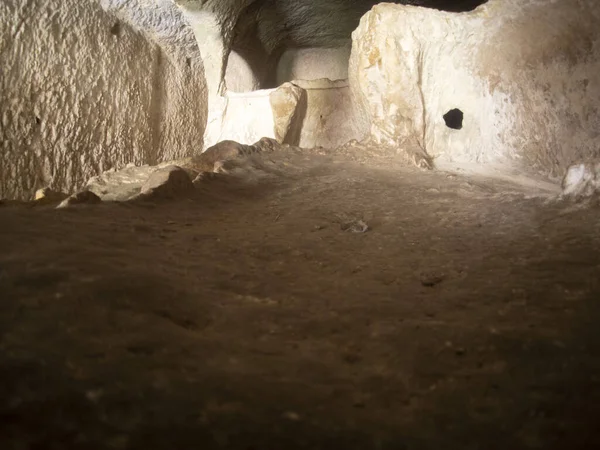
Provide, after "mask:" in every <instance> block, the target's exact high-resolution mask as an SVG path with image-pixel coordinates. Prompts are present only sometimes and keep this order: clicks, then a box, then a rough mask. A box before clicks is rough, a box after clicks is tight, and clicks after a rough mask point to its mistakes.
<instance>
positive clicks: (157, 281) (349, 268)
mask: <svg viewBox="0 0 600 450" xmlns="http://www.w3.org/2000/svg"><path fill="white" fill-rule="evenodd" d="M250 162H251V163H252V164H249V165H245V166H243V167H241V168H239V169H237V170H234V171H233V172H232V173H231V174H230V175H217V176H215V177H212V178H210V179H207V180H206V182H205V183H204V184H203V185H202V186H201V187H200V188H199V189H198V191H197V192H195V193H194V194H193V195H191V196H189V198H182V199H178V200H175V201H165V202H158V203H149V202H139V203H122V204H118V203H112V204H101V205H90V206H82V207H76V208H72V209H65V210H55V209H53V208H51V207H49V206H36V207H32V206H31V205H20V206H19V205H16V206H11V205H8V206H6V205H5V206H3V207H0V298H1V301H0V333H1V341H0V448H2V449H3V450H9V449H10V450H12V449H105V448H114V449H144V450H149V449H177V450H180V449H217V448H224V449H236V450H237V449H242V450H251V449H253V450H295V449H328V450H329V449H344V450H354V449H356V450H370V449H377V450H381V449H389V450H398V449H407V450H408V449H410V450H418V449H456V450H459V449H460V450H467V449H482V450H488V449H502V450H514V449H544V450H550V449H592V448H600V430H599V427H598V424H600V208H599V207H598V206H591V207H579V206H578V205H576V204H572V203H566V202H556V201H550V200H548V199H547V198H545V197H537V196H532V195H531V194H532V192H531V189H529V188H524V187H520V186H517V185H513V184H510V183H508V182H506V181H498V180H496V181H494V180H485V179H483V178H481V179H479V178H465V177H463V176H460V175H458V176H457V175H451V174H448V173H439V172H422V171H418V170H416V169H408V168H401V167H398V166H397V165H395V164H394V163H393V161H379V162H378V163H376V162H373V163H372V164H359V163H357V162H353V161H348V160H347V159H339V157H327V156H315V155H311V156H302V155H299V154H296V153H294V152H289V153H283V154H277V155H272V157H268V158H266V159H264V161H263V162H261V161H260V160H251V161H250ZM365 225H368V227H369V229H368V230H367V231H366V232H364V233H363V232H360V231H364V226H365Z"/></svg>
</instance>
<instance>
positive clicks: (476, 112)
mask: <svg viewBox="0 0 600 450" xmlns="http://www.w3.org/2000/svg"><path fill="white" fill-rule="evenodd" d="M598 23H600V3H598V2H596V1H591V0H563V1H559V2H549V1H545V0H526V1H521V0H520V1H517V0H511V1H507V0H490V1H489V2H488V3H486V4H485V5H483V6H480V7H479V8H478V9H476V10H475V11H473V12H470V13H462V14H455V13H447V12H442V11H436V10H430V9H424V8H419V7H412V6H402V5H393V4H380V5H377V6H375V7H374V8H373V9H372V10H371V11H370V12H369V13H368V14H366V15H365V16H364V17H363V18H362V19H361V22H360V26H359V27H358V29H357V30H356V31H355V32H354V34H353V48H352V55H351V59H350V68H349V77H350V83H351V86H352V89H353V93H354V94H355V97H356V100H357V103H358V105H359V108H360V110H361V111H362V112H363V114H362V117H361V121H362V122H363V124H364V126H365V127H366V128H368V129H370V135H371V137H372V138H373V140H374V141H375V142H380V143H385V144H392V145H398V144H400V143H402V142H404V141H405V140H407V139H408V140H411V141H413V142H416V143H417V144H418V145H419V146H420V147H421V148H422V149H423V150H424V151H426V152H427V153H428V154H429V155H431V156H432V157H434V158H437V161H462V162H478V163H494V162H500V161H503V162H507V161H510V162H520V163H522V164H523V165H524V166H527V167H530V168H536V169H538V170H540V171H542V172H545V173H550V174H554V175H562V174H563V173H564V171H565V170H566V168H567V167H568V166H569V165H570V164H571V163H573V162H577V161H579V160H587V159H590V158H593V157H595V156H597V155H598V154H599V152H600V134H599V133H598V128H599V124H600V109H599V108H598V105H599V104H600V77H599V76H598V73H600V27H599V26H598Z"/></svg>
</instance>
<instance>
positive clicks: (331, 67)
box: [277, 45, 350, 85]
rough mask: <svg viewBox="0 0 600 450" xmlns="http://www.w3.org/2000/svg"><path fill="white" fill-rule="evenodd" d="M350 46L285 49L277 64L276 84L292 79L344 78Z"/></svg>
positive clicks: (346, 76)
mask: <svg viewBox="0 0 600 450" xmlns="http://www.w3.org/2000/svg"><path fill="white" fill-rule="evenodd" d="M349 59H350V46H349V45H348V46H347V47H336V48H300V49H289V50H286V51H285V52H284V53H283V54H282V55H281V58H280V59H279V63H278V65H277V84H278V85H279V84H283V83H285V82H286V81H294V80H319V79H322V78H329V79H330V80H332V81H334V80H345V79H347V78H348V60H349Z"/></svg>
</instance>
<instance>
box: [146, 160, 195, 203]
mask: <svg viewBox="0 0 600 450" xmlns="http://www.w3.org/2000/svg"><path fill="white" fill-rule="evenodd" d="M193 189H194V185H193V184H192V180H191V179H190V177H189V175H188V174H187V172H186V171H185V170H184V169H182V168H181V167H178V166H173V165H171V166H167V167H164V168H162V169H159V170H157V171H155V172H153V173H152V174H151V175H150V177H149V178H148V180H147V181H146V182H145V183H144V185H143V186H142V188H141V190H140V194H141V195H143V196H145V197H148V196H152V197H155V198H158V197H160V198H171V197H177V196H179V195H181V194H185V193H186V192H190V191H192V190H193Z"/></svg>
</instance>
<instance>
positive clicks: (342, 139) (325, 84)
mask: <svg viewBox="0 0 600 450" xmlns="http://www.w3.org/2000/svg"><path fill="white" fill-rule="evenodd" d="M294 84H295V85H296V86H299V87H301V88H303V89H304V90H305V91H306V94H307V107H306V114H305V117H304V120H303V122H302V129H301V132H300V141H299V145H300V147H304V148H314V147H325V148H336V147H339V146H342V145H344V144H345V143H347V142H349V141H351V140H353V139H356V140H358V141H360V140H362V139H364V137H365V136H366V135H367V134H368V129H365V128H364V127H361V123H360V122H359V120H358V118H357V114H356V111H355V108H354V104H353V102H352V96H351V93H350V87H349V86H348V82H347V80H338V81H330V80H327V79H322V80H313V81H305V80H298V81H295V82H294Z"/></svg>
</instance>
